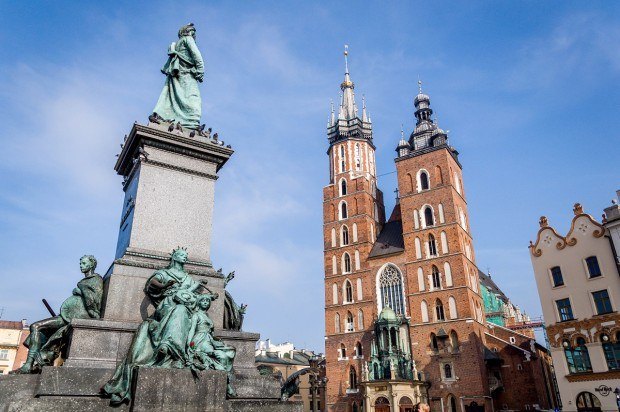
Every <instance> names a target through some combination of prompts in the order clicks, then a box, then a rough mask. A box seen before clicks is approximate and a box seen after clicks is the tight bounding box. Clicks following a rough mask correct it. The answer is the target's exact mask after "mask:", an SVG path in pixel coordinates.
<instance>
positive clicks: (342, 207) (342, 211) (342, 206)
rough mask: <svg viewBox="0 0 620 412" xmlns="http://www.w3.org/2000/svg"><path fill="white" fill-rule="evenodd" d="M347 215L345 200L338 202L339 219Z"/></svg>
mask: <svg viewBox="0 0 620 412" xmlns="http://www.w3.org/2000/svg"><path fill="white" fill-rule="evenodd" d="M347 217H349V214H348V213H347V202H341V203H340V219H341V220H342V219H346V218H347Z"/></svg>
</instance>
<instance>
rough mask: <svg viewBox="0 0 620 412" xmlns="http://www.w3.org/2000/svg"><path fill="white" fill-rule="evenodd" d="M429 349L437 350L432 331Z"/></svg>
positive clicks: (435, 339)
mask: <svg viewBox="0 0 620 412" xmlns="http://www.w3.org/2000/svg"><path fill="white" fill-rule="evenodd" d="M431 349H432V350H438V349H439V346H438V345H437V336H436V335H435V334H434V333H431Z"/></svg>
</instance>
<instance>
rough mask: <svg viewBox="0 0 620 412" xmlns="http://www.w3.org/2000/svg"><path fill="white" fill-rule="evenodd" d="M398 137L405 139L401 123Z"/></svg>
mask: <svg viewBox="0 0 620 412" xmlns="http://www.w3.org/2000/svg"><path fill="white" fill-rule="evenodd" d="M400 138H401V139H403V140H404V139H405V129H404V126H403V124H402V123H401V124H400Z"/></svg>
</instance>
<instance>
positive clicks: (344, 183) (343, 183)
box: [340, 179, 347, 196]
mask: <svg viewBox="0 0 620 412" xmlns="http://www.w3.org/2000/svg"><path fill="white" fill-rule="evenodd" d="M346 194H347V181H346V180H344V179H341V180H340V196H344V195H346Z"/></svg>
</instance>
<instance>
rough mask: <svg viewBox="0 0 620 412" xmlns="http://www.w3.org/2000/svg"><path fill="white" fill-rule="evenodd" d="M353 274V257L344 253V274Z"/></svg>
mask: <svg viewBox="0 0 620 412" xmlns="http://www.w3.org/2000/svg"><path fill="white" fill-rule="evenodd" d="M350 272H351V256H349V254H348V253H346V252H345V253H344V255H342V273H350Z"/></svg>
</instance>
